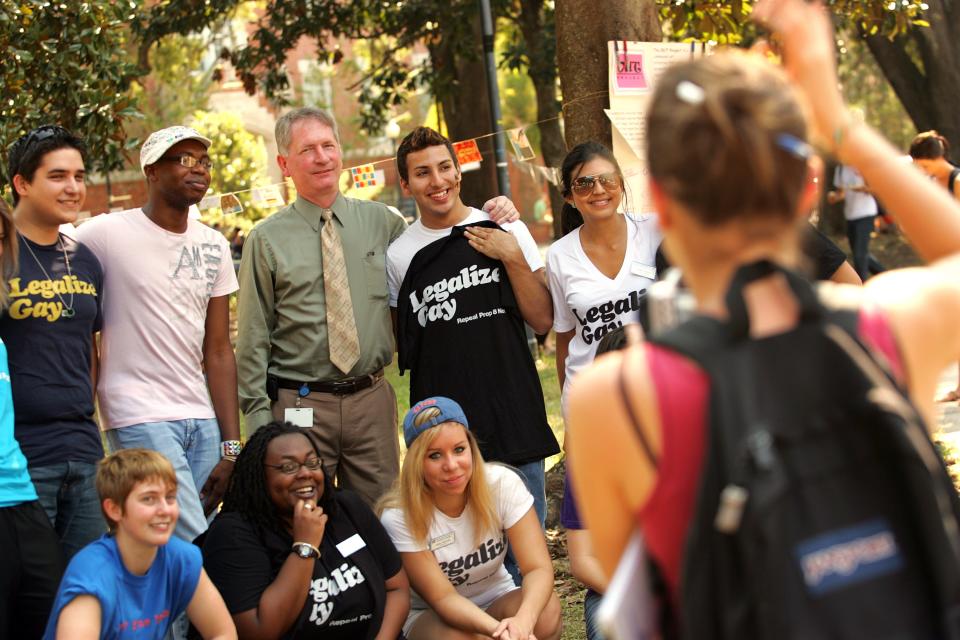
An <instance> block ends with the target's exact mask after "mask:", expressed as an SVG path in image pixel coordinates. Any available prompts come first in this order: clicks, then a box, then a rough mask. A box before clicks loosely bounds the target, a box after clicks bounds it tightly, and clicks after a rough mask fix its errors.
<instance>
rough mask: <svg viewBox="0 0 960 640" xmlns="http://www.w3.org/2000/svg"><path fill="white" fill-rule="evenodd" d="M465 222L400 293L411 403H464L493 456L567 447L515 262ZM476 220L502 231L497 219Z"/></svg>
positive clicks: (504, 458) (426, 256)
mask: <svg viewBox="0 0 960 640" xmlns="http://www.w3.org/2000/svg"><path fill="white" fill-rule="evenodd" d="M470 226H475V225H466V226H462V227H461V226H457V227H454V228H453V229H452V230H451V233H450V235H449V236H447V237H446V238H441V239H440V240H437V241H435V242H432V243H430V244H428V245H427V246H425V247H423V248H422V249H420V251H418V252H417V254H416V255H415V256H414V257H413V260H411V261H410V267H409V268H408V269H407V273H406V276H405V277H404V280H403V284H402V285H401V287H400V294H399V296H398V300H397V334H398V335H397V338H398V340H397V351H398V362H399V366H400V372H401V373H403V372H404V370H406V369H409V370H410V372H411V376H410V403H411V404H413V403H414V402H417V401H419V400H422V399H424V398H427V397H430V396H446V397H448V398H452V399H453V400H456V401H457V402H458V403H459V404H460V405H461V406H462V407H463V410H464V412H465V413H466V416H467V420H468V421H469V422H470V430H471V431H472V432H473V433H474V435H475V436H476V437H477V440H478V441H479V444H480V450H481V452H482V453H483V456H484V458H485V459H487V460H497V461H500V462H507V463H510V464H514V465H519V464H524V463H527V462H533V461H535V460H541V459H543V458H546V457H547V456H551V455H553V454H555V453H558V452H559V451H560V448H559V446H558V445H557V440H556V438H554V436H553V432H552V431H551V429H550V425H549V424H548V423H547V415H546V410H545V409H544V403H543V391H542V389H541V388H540V379H539V377H538V376H537V369H536V366H535V365H534V363H533V357H532V356H531V355H530V350H529V348H528V346H527V338H526V331H525V329H524V324H523V317H522V316H521V315H520V309H519V307H518V306H517V301H516V297H515V296H514V292H513V288H512V287H511V286H510V280H509V279H508V278H507V270H506V267H504V266H503V263H502V262H500V261H499V260H493V259H491V258H488V257H486V256H484V255H483V254H481V253H480V252H478V251H476V250H475V249H473V248H472V247H471V246H470V245H469V243H468V242H467V239H466V237H465V236H464V229H466V228H468V227H470ZM476 226H485V227H493V228H496V225H495V224H494V223H492V222H489V221H484V222H478V223H476Z"/></svg>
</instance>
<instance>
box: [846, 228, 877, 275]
mask: <svg viewBox="0 0 960 640" xmlns="http://www.w3.org/2000/svg"><path fill="white" fill-rule="evenodd" d="M875 218H876V216H867V217H865V218H857V219H856V220H847V241H848V242H849V243H850V253H851V254H853V268H854V270H856V272H857V275H859V276H860V279H861V280H863V281H864V282H866V281H867V278H869V277H870V271H871V269H872V270H873V271H875V272H878V271H883V267H880V263H878V262H877V261H876V259H875V258H874V257H873V256H871V255H870V234H871V233H873V221H874V219H875ZM878 267H879V270H878V269H877V268H878Z"/></svg>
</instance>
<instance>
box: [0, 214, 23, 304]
mask: <svg viewBox="0 0 960 640" xmlns="http://www.w3.org/2000/svg"><path fill="white" fill-rule="evenodd" d="M0 223H2V224H3V241H2V242H0V246H2V247H3V249H2V250H3V255H2V256H0V311H2V310H3V309H6V308H7V302H8V301H9V296H10V278H13V277H14V276H15V275H16V273H17V255H18V249H19V247H20V243H19V242H17V229H16V227H15V226H14V225H13V214H11V213H10V207H9V206H7V202H6V201H5V200H4V199H3V198H0Z"/></svg>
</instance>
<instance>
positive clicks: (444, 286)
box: [410, 265, 500, 327]
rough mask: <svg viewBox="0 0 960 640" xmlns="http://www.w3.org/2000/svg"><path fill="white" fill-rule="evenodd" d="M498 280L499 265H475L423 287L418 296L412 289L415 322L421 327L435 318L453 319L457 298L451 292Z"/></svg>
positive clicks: (493, 282)
mask: <svg viewBox="0 0 960 640" xmlns="http://www.w3.org/2000/svg"><path fill="white" fill-rule="evenodd" d="M499 282H500V267H494V268H493V269H489V268H486V267H483V268H480V267H478V266H477V265H471V266H470V267H464V268H463V269H460V273H458V274H457V275H455V276H453V277H452V278H444V279H443V280H439V281H437V282H435V283H433V284H431V285H428V286H426V287H424V288H423V292H422V293H421V294H420V297H419V298H418V297H417V292H416V291H412V292H411V293H410V304H411V305H413V309H412V313H413V314H414V315H415V316H417V322H419V323H420V326H421V327H425V326H427V323H428V322H435V321H437V320H453V318H454V317H455V316H456V315H457V300H456V298H451V297H450V296H451V294H454V293H456V292H457V291H461V290H463V289H469V288H470V287H478V286H480V285H484V284H495V283H499Z"/></svg>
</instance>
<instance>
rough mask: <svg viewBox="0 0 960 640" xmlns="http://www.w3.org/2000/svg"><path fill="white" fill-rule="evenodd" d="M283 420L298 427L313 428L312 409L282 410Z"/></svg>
mask: <svg viewBox="0 0 960 640" xmlns="http://www.w3.org/2000/svg"><path fill="white" fill-rule="evenodd" d="M283 419H284V420H286V421H287V422H289V423H291V424H295V425H297V426H298V427H303V428H304V429H309V428H310V427H312V426H313V409H303V408H296V409H284V410H283Z"/></svg>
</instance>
